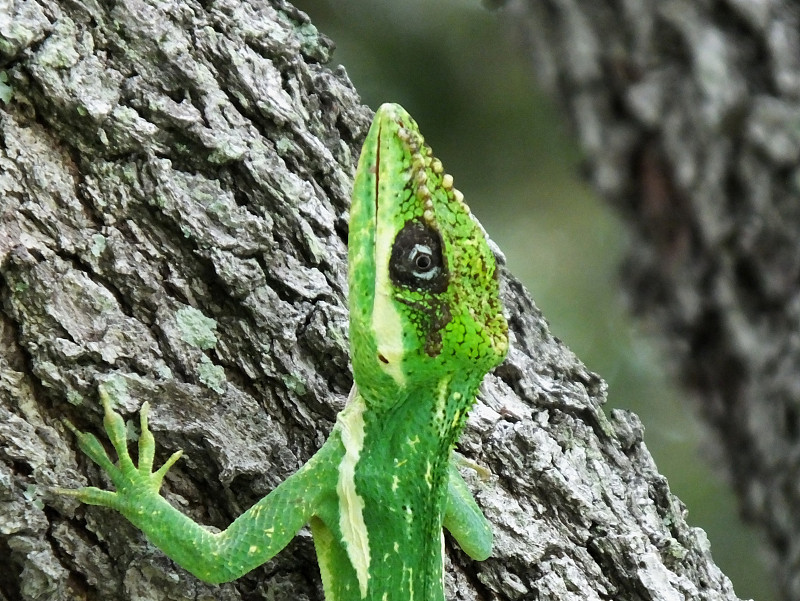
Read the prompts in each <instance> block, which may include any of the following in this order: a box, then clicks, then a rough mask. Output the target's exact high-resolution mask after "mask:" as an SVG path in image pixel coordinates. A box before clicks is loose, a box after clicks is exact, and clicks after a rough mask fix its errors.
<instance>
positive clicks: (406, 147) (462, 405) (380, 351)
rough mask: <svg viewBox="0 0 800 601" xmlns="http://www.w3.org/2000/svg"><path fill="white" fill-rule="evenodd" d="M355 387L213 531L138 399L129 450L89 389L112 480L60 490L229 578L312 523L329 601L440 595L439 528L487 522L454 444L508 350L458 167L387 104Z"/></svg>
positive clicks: (365, 253) (360, 305)
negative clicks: (320, 437) (282, 467)
mask: <svg viewBox="0 0 800 601" xmlns="http://www.w3.org/2000/svg"><path fill="white" fill-rule="evenodd" d="M349 262H350V265H349V267H350V347H351V357H352V362H353V373H354V377H355V382H356V385H355V386H354V388H353V392H352V393H351V395H350V400H349V402H348V405H347V407H346V408H345V409H344V410H343V411H342V412H341V413H340V414H339V416H338V418H337V422H336V425H335V427H334V429H333V431H332V432H331V435H330V437H329V438H328V440H327V441H326V442H325V444H324V445H323V446H322V448H321V449H320V450H319V451H318V452H317V453H316V454H315V455H314V456H313V457H312V458H311V459H310V460H309V461H308V463H306V464H305V465H304V466H303V467H302V468H301V469H300V470H298V471H297V472H296V473H295V474H293V475H292V476H290V477H289V478H288V479H287V480H286V481H285V482H283V483H282V484H281V485H279V486H278V487H277V488H276V489H275V490H273V491H272V492H271V493H270V494H269V495H267V496H266V497H264V498H263V499H262V500H261V501H259V502H258V503H256V504H255V505H254V506H253V507H251V508H250V509H249V510H248V511H246V512H245V513H244V514H242V515H241V516H240V517H239V518H238V519H236V520H235V521H234V522H233V523H232V524H231V525H230V526H229V527H228V528H227V529H226V530H225V531H223V532H219V533H212V532H211V531H209V530H208V529H206V528H205V527H204V526H202V525H200V524H197V523H196V522H194V521H192V520H190V519H189V518H187V517H186V516H184V515H183V514H181V513H180V512H179V511H178V510H177V509H175V508H173V507H172V506H171V505H169V503H167V502H166V501H165V500H164V499H163V497H161V496H160V495H159V492H158V491H159V488H160V486H161V481H162V480H163V477H164V475H165V473H166V472H167V470H168V469H169V467H170V466H171V465H172V464H173V463H175V461H177V460H178V458H179V457H180V452H178V453H175V454H174V455H173V456H172V457H171V458H170V459H169V460H168V461H167V463H166V464H165V465H164V466H163V467H162V468H161V469H159V470H158V471H156V472H155V473H153V472H152V468H153V454H154V449H155V443H154V440H153V436H152V434H151V433H150V431H149V430H148V428H147V414H148V409H149V407H148V404H147V403H144V404H143V405H142V410H141V412H140V415H141V436H140V438H139V464H138V466H136V465H134V463H133V461H132V460H131V458H130V456H129V455H128V451H127V446H126V441H125V424H124V421H123V419H122V417H121V416H120V415H119V414H118V413H116V412H115V411H114V410H113V409H112V399H111V398H109V395H108V393H107V392H106V391H105V390H104V389H103V387H102V386H101V387H100V395H101V399H102V401H103V405H104V407H105V422H104V423H105V429H106V431H107V433H108V435H109V438H110V440H111V443H112V444H113V446H114V448H115V449H116V451H117V454H118V456H119V465H118V466H116V465H114V464H113V463H112V462H111V460H110V459H109V458H108V456H107V455H106V453H105V451H104V450H103V447H102V445H101V444H100V443H99V441H98V440H97V439H96V438H95V437H94V436H92V435H91V434H84V433H82V432H78V431H77V430H75V429H74V428H72V426H70V427H71V428H72V430H73V431H74V432H75V434H76V436H77V437H78V441H79V445H80V447H81V449H83V451H84V452H86V453H87V454H88V455H89V456H90V457H91V458H92V459H93V460H94V461H95V462H96V463H98V464H99V465H100V466H101V467H102V468H103V469H105V470H106V471H107V472H108V474H109V476H110V478H111V480H112V482H113V484H114V486H115V488H116V492H110V491H104V490H100V489H97V488H94V487H90V488H83V489H80V490H75V491H62V492H65V493H66V494H71V495H72V496H74V497H77V498H78V499H79V500H81V501H82V502H84V503H88V504H94V505H104V506H107V507H111V508H113V509H116V510H117V511H119V512H120V513H122V515H124V516H125V517H126V518H127V519H128V520H130V521H131V522H132V523H133V524H134V525H135V526H137V527H138V528H140V529H141V530H142V531H143V532H144V533H145V534H146V535H147V537H148V538H149V539H150V540H151V541H152V542H153V544H155V545H156V546H158V547H159V548H160V549H162V550H163V551H164V553H166V554H167V555H168V556H169V557H171V558H172V559H173V560H174V561H175V562H177V563H178V564H180V565H181V566H183V567H184V568H186V569H187V570H189V571H190V572H192V573H193V574H195V575H196V576H197V577H198V578H201V579H202V580H205V581H207V582H212V583H218V582H226V581H229V580H233V579H235V578H237V577H239V576H241V575H242V574H245V573H246V572H248V571H250V570H252V569H253V568H255V567H257V566H259V565H261V564H262V563H264V562H265V561H267V560H268V559H270V558H271V557H272V556H273V555H275V554H276V553H277V552H278V551H280V550H281V549H282V548H283V547H284V546H285V545H286V544H287V543H288V542H289V541H290V540H291V539H292V538H293V537H294V536H295V534H296V533H297V531H298V530H299V529H300V528H302V527H303V525H305V524H307V523H310V525H311V530H312V533H313V536H314V543H315V546H316V549H317V556H318V559H319V564H320V571H321V573H322V581H323V586H324V590H325V598H326V600H327V601H357V600H364V599H366V600H369V601H412V600H414V599H417V600H419V601H443V600H444V586H443V574H442V566H443V556H442V544H443V543H442V528H443V527H444V528H446V529H447V530H448V531H449V532H450V533H451V534H452V535H453V537H454V538H455V539H456V541H457V542H458V544H459V545H460V546H461V548H462V549H463V550H464V551H465V552H466V553H467V554H468V555H470V556H471V557H473V558H474V559H478V560H481V559H485V558H486V557H488V556H489V554H490V552H491V545H492V533H491V528H490V526H489V523H488V522H487V521H486V519H485V518H484V516H483V514H482V513H481V511H480V509H478V507H477V505H476V504H475V501H474V500H473V498H472V496H471V494H470V493H469V491H468V489H467V486H466V484H465V483H464V481H463V480H462V478H461V476H460V475H459V474H458V471H457V469H456V467H455V466H454V464H453V460H452V458H451V452H452V449H453V447H454V445H455V443H456V441H457V440H458V436H459V435H460V433H461V431H462V429H463V427H464V423H465V421H466V418H467V413H468V412H469V410H470V408H471V406H472V404H473V402H474V400H475V395H476V393H477V390H478V387H479V386H480V383H481V381H482V380H483V377H484V375H485V374H486V373H487V372H488V371H489V370H490V369H492V368H493V367H495V366H496V365H498V364H499V363H500V362H501V361H502V360H503V358H504V357H505V354H506V351H507V348H508V337H507V325H506V321H505V319H504V318H503V315H502V310H501V305H500V300H499V294H498V284H497V277H496V267H495V262H494V257H493V255H492V253H491V251H490V249H489V246H488V244H487V242H486V239H485V237H484V234H483V231H482V230H481V228H480V226H478V225H477V223H476V222H475V221H474V220H473V219H472V217H471V215H470V213H469V209H468V208H467V206H466V205H465V204H464V202H463V197H462V195H461V193H460V192H458V191H457V190H455V189H454V188H453V179H452V177H450V176H449V175H447V174H445V173H444V171H443V169H442V165H441V163H440V162H439V160H438V159H436V158H434V157H433V156H432V154H431V151H430V148H428V147H427V146H426V145H425V144H424V141H423V138H422V136H421V135H420V133H419V129H418V127H417V124H416V123H415V122H414V120H413V119H412V118H411V117H410V116H409V115H408V113H406V111H405V110H403V109H402V108H401V107H400V106H398V105H396V104H385V105H383V106H381V107H380V109H378V112H377V113H376V115H375V120H374V121H373V123H372V127H371V128H370V130H369V133H368V135H367V139H366V141H365V142H364V147H363V150H362V152H361V158H360V160H359V164H358V170H357V172H356V179H355V184H354V189H353V203H352V208H351V218H350V240H349Z"/></svg>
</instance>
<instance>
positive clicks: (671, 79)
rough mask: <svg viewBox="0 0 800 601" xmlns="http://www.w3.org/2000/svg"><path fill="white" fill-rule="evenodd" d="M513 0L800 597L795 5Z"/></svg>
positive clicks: (649, 293) (642, 295) (780, 566)
mask: <svg viewBox="0 0 800 601" xmlns="http://www.w3.org/2000/svg"><path fill="white" fill-rule="evenodd" d="M504 4H506V5H507V8H508V9H509V12H510V13H511V14H513V15H514V17H515V19H514V21H515V23H519V24H521V28H520V29H521V30H522V31H523V33H524V36H525V39H526V40H527V41H528V42H529V47H530V50H531V54H532V56H533V57H534V59H535V63H536V67H537V72H538V73H539V75H540V76H541V78H542V79H543V81H545V82H546V83H547V84H548V85H549V86H550V87H551V88H553V89H556V90H557V91H558V92H559V95H560V96H561V98H562V100H563V102H564V105H565V107H566V108H567V109H568V111H569V113H570V115H571V116H572V119H573V121H574V123H575V126H576V129H577V133H578V136H579V138H580V140H581V142H582V145H583V148H584V151H585V153H586V165H587V172H588V174H589V177H590V179H591V181H592V182H593V184H594V185H595V187H596V188H597V190H599V191H600V192H601V193H602V194H603V195H604V196H605V197H606V198H608V199H609V200H610V201H611V202H612V203H613V204H614V205H615V206H616V207H617V208H619V209H620V212H621V213H622V215H623V216H624V217H625V218H626V219H627V221H628V223H629V225H630V229H631V230H632V231H633V232H634V242H633V244H632V246H631V249H630V254H629V256H628V259H627V262H626V265H625V269H624V275H625V283H626V286H627V290H628V293H629V297H630V299H631V305H632V307H633V309H634V310H635V311H636V312H637V313H638V314H640V315H642V316H646V319H647V321H648V323H649V324H651V325H652V326H653V327H654V329H657V330H658V331H660V332H661V333H662V334H663V336H664V337H665V338H666V339H667V341H668V343H669V346H668V348H669V349H670V351H671V355H672V356H673V357H674V361H675V365H674V367H675V368H676V371H677V372H678V374H679V376H680V379H681V380H682V381H683V382H684V383H685V384H686V386H687V387H688V388H689V389H690V390H692V391H693V392H695V393H696V394H695V396H696V398H697V399H698V400H699V406H700V408H701V410H702V413H703V415H704V416H705V418H706V420H707V422H708V423H709V424H710V425H711V428H712V430H713V431H714V432H715V433H716V435H717V438H718V440H719V441H720V443H721V450H722V452H721V453H720V457H721V458H722V461H723V462H725V464H726V465H727V468H728V473H729V475H730V479H731V481H732V482H733V484H734V487H735V489H736V491H737V493H738V497H739V499H740V502H741V507H742V509H743V513H744V514H745V515H746V516H747V517H749V518H750V519H751V520H752V521H753V522H755V523H757V524H759V525H760V527H761V528H762V529H763V531H764V532H765V533H766V535H767V537H768V540H769V543H770V545H771V548H772V551H773V552H774V555H775V559H776V561H775V566H776V571H777V574H778V581H779V586H780V587H781V592H782V594H783V596H784V597H785V598H786V599H800V513H799V512H798V511H797V508H798V507H800V488H798V486H797V484H796V483H797V482H798V479H800V474H798V462H797V456H798V452H799V451H800V377H799V376H798V374H800V343H799V342H798V341H799V340H800V338H798V332H799V331H800V302H798V300H800V281H799V279H798V278H799V276H800V244H798V240H800V204H798V195H799V194H800V170H798V160H800V127H799V126H798V124H800V6H798V4H797V2H786V1H782V0H765V1H759V2H754V1H751V0H725V1H721V2H710V1H700V2H698V1H694V0H693V1H686V0H668V1H665V0H649V1H644V2H641V1H639V2H593V1H591V0H546V1H539V0H527V1H526V0H515V1H509V2H505V3H504Z"/></svg>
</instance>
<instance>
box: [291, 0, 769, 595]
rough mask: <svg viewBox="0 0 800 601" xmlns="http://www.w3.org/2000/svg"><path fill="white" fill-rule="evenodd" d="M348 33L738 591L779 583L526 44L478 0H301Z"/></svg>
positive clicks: (326, 26)
mask: <svg viewBox="0 0 800 601" xmlns="http://www.w3.org/2000/svg"><path fill="white" fill-rule="evenodd" d="M294 4H295V5H297V6H298V7H299V8H300V9H302V10H304V11H305V12H307V13H308V14H309V15H310V16H311V18H312V20H313V22H314V24H315V25H316V26H317V27H318V28H319V29H320V31H322V32H323V33H324V34H325V35H327V36H329V37H330V38H332V39H333V40H334V41H335V43H336V46H337V50H336V52H335V54H334V61H335V62H336V63H338V64H341V65H344V67H345V68H346V69H347V72H348V74H349V76H350V78H351V79H352V80H353V82H354V84H355V86H356V88H357V89H358V90H359V93H360V94H361V95H362V99H363V101H364V102H365V103H366V104H368V105H370V106H371V107H372V108H373V109H375V108H377V107H378V106H379V105H380V104H381V103H382V102H386V101H392V102H399V103H400V104H402V105H403V106H404V107H405V108H406V109H407V110H408V111H409V112H410V113H411V114H412V116H413V117H414V118H415V119H416V120H417V122H418V123H419V124H420V128H421V129H422V132H423V134H424V135H425V138H426V140H427V141H428V143H429V144H430V145H431V147H432V148H433V149H434V151H435V153H436V156H438V157H439V158H440V159H441V160H442V162H443V163H444V165H445V167H446V168H447V171H448V173H451V174H452V175H453V176H454V178H455V182H456V186H457V187H458V188H459V189H460V190H461V191H462V192H464V195H465V196H466V200H467V203H468V204H469V205H470V207H471V208H472V209H473V212H474V213H475V214H476V215H477V216H478V218H479V219H480V220H481V222H482V223H483V224H484V226H485V227H486V229H487V230H488V232H489V234H490V235H491V237H492V238H493V239H494V240H495V241H496V242H497V243H498V244H499V245H500V247H501V248H502V249H503V251H504V252H505V254H506V256H507V258H508V263H509V265H510V267H511V269H512V271H513V272H514V273H515V274H516V275H517V276H518V277H519V278H520V279H522V281H523V282H524V283H525V285H526V286H527V288H528V289H529V290H530V292H531V294H532V296H533V298H534V299H535V301H536V303H537V304H538V305H539V307H540V308H541V309H542V310H543V311H544V314H545V316H546V317H547V319H548V320H549V321H550V324H551V329H552V331H553V333H554V334H555V335H556V336H558V337H559V338H561V339H562V340H564V341H565V342H566V343H567V345H568V346H569V347H570V348H572V350H574V351H575V352H576V353H577V355H578V356H579V357H580V358H581V359H582V360H583V361H584V362H585V363H586V364H587V365H588V366H589V368H590V369H592V370H593V371H595V372H597V373H599V374H600V375H601V376H602V377H603V378H604V379H605V380H606V381H607V382H608V384H609V401H608V405H609V406H610V407H619V408H625V409H631V410H633V411H635V412H636V413H637V414H638V415H639V416H640V417H641V419H642V421H643V422H644V424H645V427H646V433H645V442H646V444H647V446H648V448H649V449H650V451H651V452H652V454H653V456H654V457H655V459H656V463H657V464H658V467H659V470H660V471H661V473H662V474H664V475H666V476H667V478H668V479H669V483H670V487H671V489H672V491H673V492H674V493H675V494H677V495H678V497H680V498H681V500H682V501H683V502H684V503H685V504H686V506H687V507H688V509H689V522H690V524H692V525H694V526H699V527H701V528H703V529H704V530H705V531H706V532H707V534H708V537H709V539H710V541H711V549H712V552H713V555H714V558H715V560H716V561H717V563H718V564H719V565H720V567H721V568H722V570H723V571H724V572H725V573H726V574H727V575H728V576H729V577H730V578H731V580H732V581H733V584H734V587H735V590H736V592H737V594H738V595H739V597H741V598H744V599H747V598H754V599H757V600H760V601H769V600H772V599H777V594H776V592H775V590H774V587H773V583H772V581H771V580H770V579H769V578H768V576H767V574H766V567H765V565H766V564H765V560H764V558H763V552H762V550H761V546H760V540H759V537H758V535H757V534H756V532H755V531H753V530H752V529H750V528H747V527H745V526H743V525H742V524H741V523H740V522H739V520H738V517H737V511H736V505H735V501H734V498H733V495H732V493H731V492H730V490H729V489H728V487H727V486H726V485H725V483H724V481H723V478H722V477H721V476H720V475H719V473H720V472H721V470H719V469H717V470H715V469H714V468H713V461H712V457H711V453H710V451H709V449H710V448H711V445H708V444H704V443H703V440H704V438H706V436H707V434H706V433H705V432H704V431H703V430H702V427H701V426H700V425H699V424H698V421H697V418H696V417H695V415H694V411H693V408H692V407H691V405H690V403H689V402H688V401H685V400H683V399H681V398H680V395H679V393H678V392H677V391H676V390H675V389H674V388H673V387H672V386H671V385H670V383H669V382H668V380H667V378H666V376H665V374H664V373H662V371H661V370H660V369H659V351H658V350H657V348H656V347H655V346H654V345H653V344H651V342H650V341H648V340H647V339H646V338H645V337H644V335H643V334H642V333H641V332H637V331H636V328H635V324H634V323H632V322H631V320H630V318H629V317H628V316H627V315H626V314H625V312H624V308H623V304H622V296H621V293H620V290H619V287H618V282H617V277H616V274H617V269H618V264H619V261H620V258H621V255H622V252H623V251H624V248H625V244H626V240H625V231H624V229H623V227H622V226H621V224H620V222H619V221H618V220H617V219H616V216H615V215H614V213H613V212H612V210H611V209H610V208H609V207H608V206H607V205H605V204H603V203H602V202H601V201H600V200H599V199H598V198H596V197H595V196H593V194H592V192H591V191H590V190H589V189H588V187H587V186H586V185H585V184H584V182H583V181H582V180H581V178H580V176H579V174H578V165H579V161H580V158H581V157H580V152H579V150H578V148H577V146H576V143H575V140H574V139H573V137H572V136H571V135H570V131H569V128H568V126H567V124H566V119H565V116H564V115H563V114H561V113H559V112H558V110H557V108H556V107H555V106H554V104H553V101H552V99H550V98H548V97H547V96H546V95H545V94H543V93H542V92H541V91H540V90H538V89H537V86H536V84H535V81H534V79H533V76H532V69H531V68H530V67H529V65H528V64H527V62H526V59H525V58H524V56H523V52H522V49H521V46H520V45H518V44H516V43H515V41H514V40H513V39H512V37H513V36H512V34H511V32H510V28H509V27H508V25H507V24H504V23H503V22H502V20H501V17H500V15H498V14H496V13H492V12H489V11H487V10H485V9H484V8H483V7H482V6H481V5H480V4H479V3H478V1H477V0H438V1H436V2H433V1H430V0H405V1H402V2H397V1H395V2H391V1H389V0H297V1H296V2H295V3H294Z"/></svg>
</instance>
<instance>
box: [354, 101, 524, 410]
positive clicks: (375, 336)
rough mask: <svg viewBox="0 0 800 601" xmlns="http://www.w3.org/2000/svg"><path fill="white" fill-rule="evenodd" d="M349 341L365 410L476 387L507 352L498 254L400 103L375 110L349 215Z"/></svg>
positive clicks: (506, 330)
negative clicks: (459, 383) (425, 391)
mask: <svg viewBox="0 0 800 601" xmlns="http://www.w3.org/2000/svg"><path fill="white" fill-rule="evenodd" d="M348 246H349V264H350V273H349V286H350V299H349V304H350V339H351V356H352V361H353V371H354V376H355V380H356V384H357V385H358V387H359V389H360V390H361V392H362V394H363V395H364V397H365V400H366V402H367V403H368V404H374V405H380V403H381V402H382V401H383V400H384V399H387V400H388V399H396V398H400V397H399V396H398V394H396V393H400V392H402V389H407V390H409V391H413V389H414V388H416V387H419V386H431V385H436V384H438V383H440V382H441V381H442V380H443V379H444V378H448V377H451V378H457V379H459V380H468V381H474V383H475V384H474V386H475V388H477V386H478V385H479V383H480V381H481V380H482V379H483V376H484V375H485V374H486V373H487V372H488V371H489V370H490V369H492V368H493V367H495V366H496V365H498V364H499V363H500V362H501V361H502V360H503V358H504V357H505V355H506V352H507V350H508V327H507V324H506V320H505V318H504V317H503V313H502V308H501V304H500V298H499V289H498V281H497V272H496V269H497V268H496V265H495V259H494V255H493V254H492V252H491V250H490V248H489V245H488V243H487V241H486V237H485V235H484V232H483V229H482V228H481V226H480V225H479V224H478V223H477V222H476V221H475V220H474V219H473V217H472V215H471V214H470V211H469V208H468V207H467V205H466V204H464V201H463V195H462V194H461V193H460V192H459V191H458V190H456V189H455V188H454V187H453V178H452V177H451V176H450V175H448V174H446V173H445V172H444V170H443V168H442V164H441V162H440V161H439V160H438V159H436V158H435V157H434V156H433V154H432V152H431V149H430V148H429V147H428V146H427V145H425V142H424V140H423V138H422V135H421V134H420V133H419V129H418V127H417V124H416V123H415V122H414V120H413V119H412V118H411V116H410V115H409V114H408V113H407V112H406V111H405V110H404V109H403V108H402V107H400V106H399V105H396V104H384V105H383V106H381V107H380V108H379V109H378V112H377V113H376V114H375V119H374V121H373V123H372V126H371V127H370V130H369V133H368V134H367V138H366V141H365V142H364V147H363V150H362V152H361V158H360V160H359V163H358V170H357V172H356V178H355V183H354V187H353V201H352V206H351V211H350V235H349V242H348Z"/></svg>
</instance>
